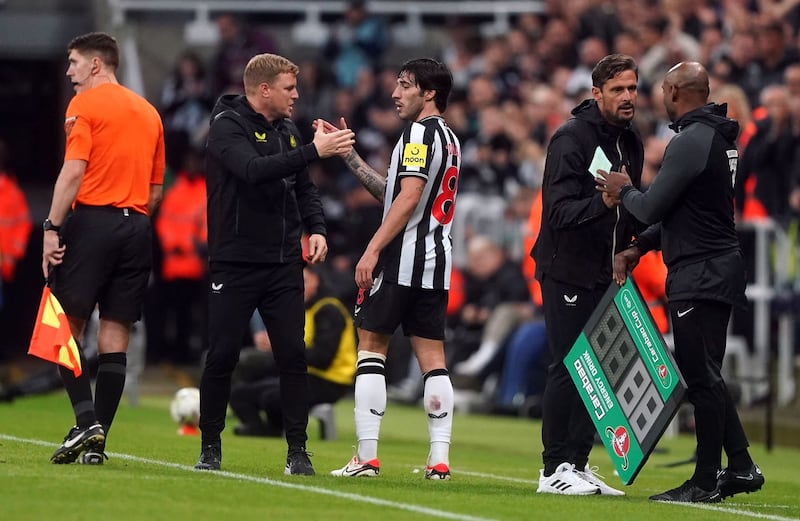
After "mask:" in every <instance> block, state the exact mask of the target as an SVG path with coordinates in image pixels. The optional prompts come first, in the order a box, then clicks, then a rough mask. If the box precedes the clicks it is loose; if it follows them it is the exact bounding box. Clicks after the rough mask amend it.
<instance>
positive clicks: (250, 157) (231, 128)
mask: <svg viewBox="0 0 800 521" xmlns="http://www.w3.org/2000/svg"><path fill="white" fill-rule="evenodd" d="M235 118H236V116H234V115H230V116H229V115H227V114H223V115H221V116H220V117H218V118H217V119H216V120H214V122H213V123H212V124H211V128H210V130H209V134H208V153H209V154H211V155H212V156H214V157H215V158H216V159H217V160H219V161H220V162H221V163H222V165H223V166H224V167H225V169H226V170H227V171H228V172H230V173H231V174H232V175H234V176H236V177H237V178H239V179H241V180H243V181H245V182H246V183H248V184H258V183H264V182H268V181H275V180H278V179H283V178H284V177H289V176H291V175H294V174H298V173H300V172H301V171H302V170H304V169H305V168H306V167H307V166H308V164H309V163H310V162H311V161H314V160H315V159H317V158H319V154H317V148H316V147H315V146H314V144H313V143H310V144H308V145H302V146H299V147H297V148H295V149H292V150H289V151H287V152H279V153H277V154H271V155H268V156H262V155H260V154H259V153H258V151H257V150H256V149H255V148H254V147H253V145H252V144H251V143H250V137H249V135H248V131H247V129H246V128H245V126H244V125H242V124H240V123H239V122H238V121H236V119H235Z"/></svg>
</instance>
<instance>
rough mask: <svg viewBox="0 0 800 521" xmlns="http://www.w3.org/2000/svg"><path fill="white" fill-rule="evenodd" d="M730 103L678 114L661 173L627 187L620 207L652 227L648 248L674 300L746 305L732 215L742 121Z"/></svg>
mask: <svg viewBox="0 0 800 521" xmlns="http://www.w3.org/2000/svg"><path fill="white" fill-rule="evenodd" d="M726 111H727V106H726V105H716V104H713V103H712V104H709V105H705V106H703V107H700V108H697V109H695V110H692V111H691V112H688V113H686V114H684V115H683V116H681V117H680V118H678V120H677V121H675V123H674V124H673V125H672V128H673V129H674V130H675V131H676V132H677V133H678V134H677V135H676V136H675V137H673V138H672V140H671V141H670V142H669V145H667V149H666V151H665V152H664V160H663V162H662V165H661V170H660V171H659V172H658V175H657V176H656V178H655V180H654V181H653V183H652V184H651V185H650V187H649V188H648V190H647V191H646V192H644V193H642V192H639V191H638V190H634V189H630V188H623V195H622V204H623V206H624V207H625V208H627V209H628V211H629V212H631V214H633V215H634V216H635V217H636V218H637V219H639V220H640V221H642V222H643V223H646V224H654V226H651V227H649V228H648V229H647V230H645V231H644V232H642V234H641V235H640V236H639V237H638V239H637V240H638V243H639V246H640V249H641V250H642V251H647V250H650V249H654V248H660V249H661V250H662V252H663V256H664V263H665V264H666V265H667V267H668V268H669V274H668V276H667V296H668V297H669V298H670V300H694V299H698V300H717V301H722V302H727V303H729V304H741V303H742V302H743V298H744V286H745V275H744V266H743V264H742V255H741V252H740V248H739V240H738V237H737V235H736V226H735V224H734V218H733V194H734V188H733V185H734V178H735V175H736V165H737V160H738V153H737V150H736V136H737V134H738V131H739V124H738V123H737V122H736V121H735V120H732V119H728V118H727V117H725V114H726Z"/></svg>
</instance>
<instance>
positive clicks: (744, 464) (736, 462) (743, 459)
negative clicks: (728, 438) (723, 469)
mask: <svg viewBox="0 0 800 521" xmlns="http://www.w3.org/2000/svg"><path fill="white" fill-rule="evenodd" d="M752 466H753V458H751V457H750V452H749V451H748V450H747V449H742V450H740V451H737V452H735V453H733V454H728V468H729V469H731V470H732V471H734V472H741V471H745V470H750V468H751V467H752Z"/></svg>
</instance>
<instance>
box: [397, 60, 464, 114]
mask: <svg viewBox="0 0 800 521" xmlns="http://www.w3.org/2000/svg"><path fill="white" fill-rule="evenodd" d="M403 73H409V74H413V75H414V80H415V81H416V82H417V85H419V88H420V89H422V90H435V91H436V95H435V96H434V97H433V102H434V103H435V104H436V108H437V109H438V110H439V112H444V111H445V109H447V99H448V98H449V97H450V90H452V88H453V75H452V74H451V73H450V69H448V68H447V65H445V64H443V63H442V62H439V61H436V60H433V59H431V58H417V59H414V60H409V61H407V62H405V63H404V64H403V65H402V66H401V67H400V71H399V72H398V73H397V76H398V77H400V76H402V75H403Z"/></svg>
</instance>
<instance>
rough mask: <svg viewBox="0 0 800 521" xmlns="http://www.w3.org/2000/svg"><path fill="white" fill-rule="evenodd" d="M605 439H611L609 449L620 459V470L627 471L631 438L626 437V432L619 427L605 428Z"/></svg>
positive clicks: (623, 428)
mask: <svg viewBox="0 0 800 521" xmlns="http://www.w3.org/2000/svg"><path fill="white" fill-rule="evenodd" d="M606 437H607V438H609V439H611V447H612V448H613V449H614V454H616V455H617V457H620V458H622V470H628V451H629V450H630V448H631V438H630V436H629V435H628V430H627V429H626V428H625V427H623V426H621V425H620V426H619V427H617V428H616V429H615V428H613V427H606Z"/></svg>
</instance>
